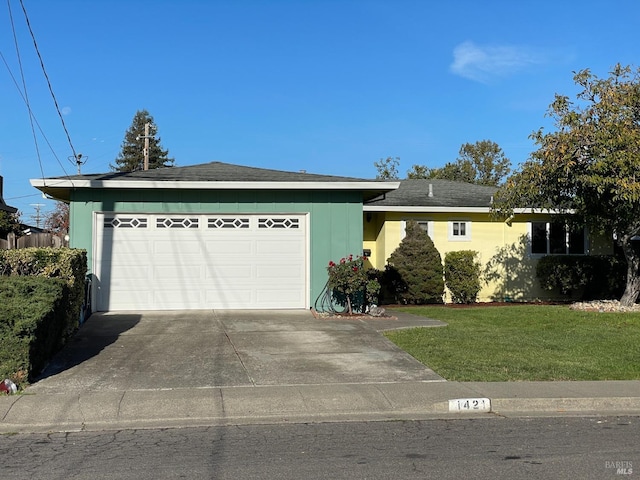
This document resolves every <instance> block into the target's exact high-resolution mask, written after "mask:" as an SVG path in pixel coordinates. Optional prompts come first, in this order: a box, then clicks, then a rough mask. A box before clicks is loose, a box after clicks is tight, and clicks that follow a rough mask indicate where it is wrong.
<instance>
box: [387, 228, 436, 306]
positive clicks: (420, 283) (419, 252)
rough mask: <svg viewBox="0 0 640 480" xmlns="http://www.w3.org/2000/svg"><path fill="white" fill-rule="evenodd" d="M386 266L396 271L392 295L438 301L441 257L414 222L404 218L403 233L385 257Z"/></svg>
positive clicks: (409, 300)
mask: <svg viewBox="0 0 640 480" xmlns="http://www.w3.org/2000/svg"><path fill="white" fill-rule="evenodd" d="M387 263H388V264H389V270H390V271H393V270H395V272H394V275H395V274H396V273H397V277H398V281H397V283H396V288H397V289H398V291H397V292H396V296H397V297H399V298H400V301H402V302H403V303H413V304H425V303H442V296H443V295H444V279H443V276H442V257H441V256H440V252H438V250H437V249H436V247H435V245H434V244H433V241H432V240H431V238H429V235H427V233H426V232H425V231H424V230H422V229H421V228H420V226H419V225H418V224H417V223H416V222H414V221H409V222H407V226H406V236H405V237H404V239H402V242H400V245H399V246H398V248H396V249H395V250H394V252H393V253H392V254H391V256H390V257H389V259H388V260H387Z"/></svg>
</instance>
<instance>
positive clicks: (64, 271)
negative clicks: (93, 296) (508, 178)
mask: <svg viewBox="0 0 640 480" xmlns="http://www.w3.org/2000/svg"><path fill="white" fill-rule="evenodd" d="M0 275H10V276H14V275H20V276H25V275H27V276H38V277H48V278H60V279H62V280H64V281H65V282H66V284H67V286H68V287H69V304H68V306H67V309H66V311H65V327H64V331H63V335H64V336H65V337H69V336H70V335H71V334H72V333H73V332H74V331H75V329H76V328H77V327H78V320H79V319H80V311H81V310H82V304H83V302H84V293H85V292H84V288H85V277H86V275H87V252H86V251H85V250H79V249H75V248H22V249H17V250H0Z"/></svg>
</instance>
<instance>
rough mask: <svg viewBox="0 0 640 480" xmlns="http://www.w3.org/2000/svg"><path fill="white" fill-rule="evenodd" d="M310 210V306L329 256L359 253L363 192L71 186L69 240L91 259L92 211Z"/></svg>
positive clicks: (318, 291) (324, 275) (322, 282)
mask: <svg viewBox="0 0 640 480" xmlns="http://www.w3.org/2000/svg"><path fill="white" fill-rule="evenodd" d="M94 212H116V213H142V212H145V213H220V214H227V213H228V214H233V213H309V217H310V218H309V233H308V235H309V243H310V259H309V268H310V274H309V278H310V292H309V299H310V302H311V305H310V306H313V305H314V302H315V300H316V298H317V297H318V296H319V295H320V294H321V293H322V291H323V288H324V286H325V283H326V281H327V270H326V268H327V265H328V263H329V260H334V261H335V260H339V259H340V258H342V257H344V256H346V255H348V254H350V253H351V254H354V255H359V254H361V253H362V192H359V191H308V190H304V191H302V190H301V191H297V190H295V191H291V190H220V191H210V190H161V189H158V190H115V189H113V190H112V189H104V190H100V189H81V190H76V191H74V192H72V196H71V213H70V215H71V226H70V227H71V228H70V245H71V246H72V247H75V248H84V249H86V250H87V252H88V257H89V258H88V262H89V271H91V270H92V265H93V251H92V250H93V248H92V246H93V236H92V235H93V232H92V227H93V213H94Z"/></svg>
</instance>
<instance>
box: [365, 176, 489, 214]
mask: <svg viewBox="0 0 640 480" xmlns="http://www.w3.org/2000/svg"><path fill="white" fill-rule="evenodd" d="M497 190H498V188H497V187H488V186H485V185H475V184H472V183H465V182H454V181H451V180H439V179H418V180H402V181H401V182H400V186H399V187H398V189H396V190H393V191H390V192H388V193H384V194H382V195H381V196H380V197H378V198H375V199H372V200H369V201H367V202H366V203H365V205H364V210H365V211H405V212H441V211H447V212H488V211H489V210H490V209H491V204H492V202H493V195H494V194H495V193H496V191H497Z"/></svg>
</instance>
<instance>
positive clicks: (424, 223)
mask: <svg viewBox="0 0 640 480" xmlns="http://www.w3.org/2000/svg"><path fill="white" fill-rule="evenodd" d="M410 221H411V220H403V221H402V232H401V235H400V237H401V238H400V239H401V240H402V239H403V238H404V237H405V236H406V235H407V222H410ZM413 221H414V222H416V223H417V224H418V226H419V227H420V228H421V229H422V230H424V231H425V232H427V235H429V237H431V239H433V221H432V220H416V219H413Z"/></svg>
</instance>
